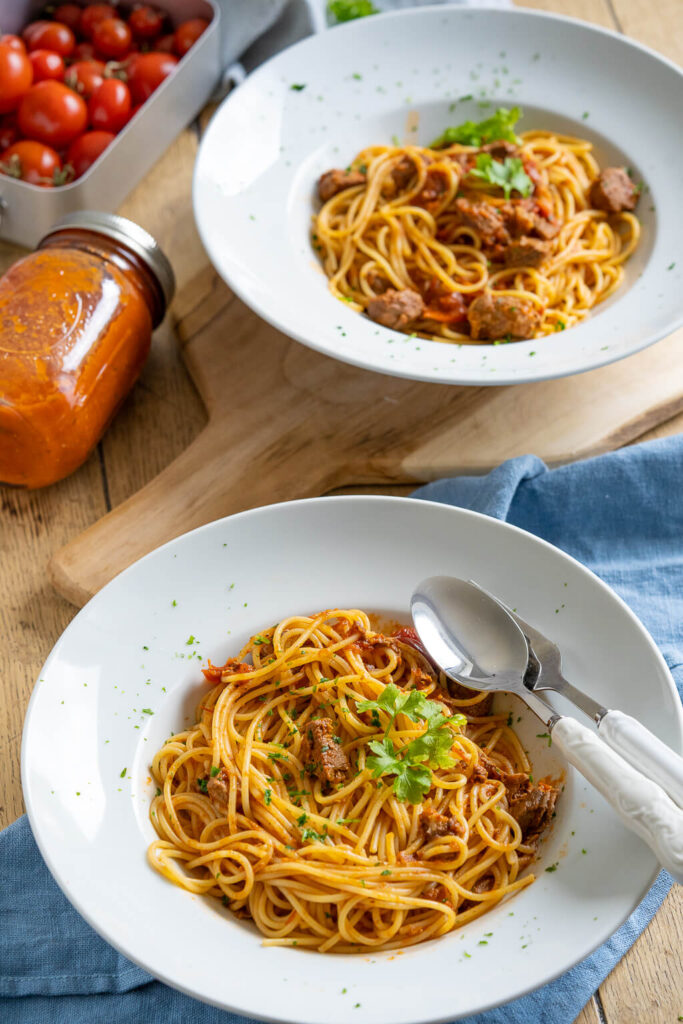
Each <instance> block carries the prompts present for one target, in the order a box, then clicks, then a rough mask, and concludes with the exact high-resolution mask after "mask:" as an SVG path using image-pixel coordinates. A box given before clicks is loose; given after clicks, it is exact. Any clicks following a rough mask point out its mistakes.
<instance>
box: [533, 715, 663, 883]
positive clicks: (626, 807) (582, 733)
mask: <svg viewBox="0 0 683 1024" xmlns="http://www.w3.org/2000/svg"><path fill="white" fill-rule="evenodd" d="M552 738H553V743H555V744H556V745H557V746H558V747H559V749H560V750H561V751H562V753H563V754H564V756H565V757H566V758H567V760H568V761H569V763H570V764H573V765H574V767H575V768H576V769H577V770H578V771H580V772H581V774H582V775H583V776H584V777H585V778H587V779H588V781H589V782H591V783H592V784H593V785H594V786H595V788H596V789H597V790H598V792H599V793H602V795H603V796H604V798H605V800H607V802H608V803H609V804H610V805H611V807H613V808H614V810H615V811H616V812H617V814H618V815H619V817H620V818H621V820H622V821H623V823H624V825H626V827H627V828H630V829H631V830H632V831H633V832H635V833H636V835H638V836H640V838H641V839H643V840H644V841H645V842H646V843H647V845H648V846H649V847H650V849H651V850H652V851H653V852H654V854H655V855H656V857H657V858H658V860H659V862H660V864H661V865H662V866H663V867H665V868H666V870H667V871H669V872H670V873H671V874H672V875H673V877H674V878H675V879H676V881H677V882H680V883H681V884H683V811H682V810H681V809H680V808H679V807H677V806H676V804H675V803H674V802H673V801H672V800H671V799H669V797H668V796H667V795H666V793H665V792H664V790H663V789H661V788H660V787H659V786H658V785H657V784H656V783H655V782H652V781H651V780H650V779H648V778H646V777H645V776H644V775H641V774H640V772H637V771H636V770H635V768H632V767H631V765H629V764H627V762H626V761H624V760H623V758H621V757H620V756H619V755H618V754H616V753H615V752H614V751H613V750H610V748H609V747H608V746H607V744H605V743H603V742H602V740H601V739H600V737H599V736H597V735H596V734H595V733H594V732H592V731H591V730H590V729H588V728H586V726H585V725H582V724H581V723H580V722H577V721H576V719H575V718H560V719H559V721H557V722H556V723H555V725H554V726H553V729H552Z"/></svg>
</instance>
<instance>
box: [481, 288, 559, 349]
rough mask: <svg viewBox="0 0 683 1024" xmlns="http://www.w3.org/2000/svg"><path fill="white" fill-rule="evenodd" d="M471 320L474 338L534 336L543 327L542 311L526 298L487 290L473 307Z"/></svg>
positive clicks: (490, 338) (492, 338)
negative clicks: (497, 293) (541, 325)
mask: <svg viewBox="0 0 683 1024" xmlns="http://www.w3.org/2000/svg"><path fill="white" fill-rule="evenodd" d="M467 319H468V320H469V322H470V327H471V329H472V337H473V338H478V339H487V340H494V339H496V338H505V337H507V336H509V337H511V338H531V337H533V335H534V332H535V331H536V330H537V329H538V327H539V326H540V323H541V314H540V312H539V311H538V309H537V308H536V306H534V305H532V304H531V303H530V302H528V301H526V300H525V299H518V298H517V297H516V296H514V295H496V294H495V293H494V292H484V294H483V295H480V296H479V298H478V299H475V300H474V302H473V303H472V305H471V306H470V308H469V311H468V313H467Z"/></svg>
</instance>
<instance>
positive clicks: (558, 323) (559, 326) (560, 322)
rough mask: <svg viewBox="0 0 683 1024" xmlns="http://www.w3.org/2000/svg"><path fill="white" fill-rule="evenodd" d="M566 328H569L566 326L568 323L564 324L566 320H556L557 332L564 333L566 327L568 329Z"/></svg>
mask: <svg viewBox="0 0 683 1024" xmlns="http://www.w3.org/2000/svg"><path fill="white" fill-rule="evenodd" d="M566 326H567V325H566V323H565V322H564V320H556V321H555V330H556V331H563V330H564V329H565V327H566Z"/></svg>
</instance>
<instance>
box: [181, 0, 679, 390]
mask: <svg viewBox="0 0 683 1024" xmlns="http://www.w3.org/2000/svg"><path fill="white" fill-rule="evenodd" d="M293 86H297V87H299V88H293ZM302 87H303V88H302ZM469 95H471V97H472V98H471V99H469V100H464V101H463V100H460V98H461V97H463V96H469ZM458 100H459V102H457V106H456V109H455V110H454V111H453V110H451V109H449V108H451V107H452V105H453V104H454V102H455V101H458ZM489 103H490V104H491V110H492V109H494V108H495V107H497V106H505V107H510V106H513V105H519V106H521V107H522V108H523V110H524V117H523V119H522V121H521V122H520V126H519V129H520V130H526V129H548V130H556V131H558V132H560V133H567V134H573V135H579V136H582V137H584V138H586V139H588V140H590V141H591V142H592V143H593V144H594V147H595V149H594V152H595V155H596V158H597V160H598V162H599V163H600V165H601V166H602V167H604V166H606V165H608V164H617V165H622V166H628V167H629V168H631V169H632V172H633V174H634V176H635V177H636V180H642V181H643V182H644V183H645V188H646V191H645V193H644V194H643V196H642V198H641V200H640V202H639V204H638V208H637V211H636V212H637V215H638V217H639V219H640V220H641V223H642V238H641V241H640V245H639V247H638V249H637V251H636V252H635V254H634V255H633V256H632V257H631V259H630V260H629V261H628V262H627V264H626V277H625V281H624V282H623V284H622V286H621V287H620V288H619V290H618V291H617V292H615V293H614V294H613V295H612V296H611V297H610V298H609V299H608V300H607V301H605V302H604V303H603V304H600V305H599V306H597V307H596V309H595V311H594V312H593V313H592V314H591V315H589V317H588V318H587V319H586V320H585V321H583V322H582V323H581V324H580V325H578V326H575V327H572V328H571V330H567V331H565V332H559V333H558V334H557V335H554V336H552V337H545V338H539V339H536V340H532V341H522V342H516V343H514V344H508V345H498V346H493V345H490V344H487V345H463V346H462V347H460V346H458V345H453V344H443V343H440V342H434V341H426V340H423V339H420V338H415V337H408V336H407V335H405V334H401V333H397V332H395V331H391V330H389V329H387V328H385V327H381V326H379V325H378V324H376V323H374V322H372V321H371V320H369V319H367V318H365V317H363V316H362V315H360V314H359V313H357V312H355V311H354V310H352V309H350V308H348V305H347V304H346V303H344V302H341V301H339V300H338V299H336V298H335V297H333V296H332V295H331V294H330V292H329V291H328V287H327V280H326V278H325V276H324V274H323V272H322V270H321V268H320V265H319V263H318V261H317V259H316V255H315V252H314V251H313V249H312V247H311V240H310V230H311V215H312V213H313V209H314V205H313V204H314V194H315V184H316V181H317V178H318V177H319V175H320V174H321V173H322V172H324V171H326V170H328V169H329V168H331V167H345V166H346V165H347V164H349V163H350V162H351V160H352V159H353V158H354V157H355V156H356V154H357V153H359V152H360V151H361V150H362V149H364V148H366V147H367V146H369V145H372V144H377V143H385V144H388V143H390V141H391V139H392V137H398V138H399V139H401V140H409V141H412V142H417V143H418V144H420V145H427V144H428V143H429V142H430V140H432V139H434V138H435V137H436V136H437V135H439V134H440V133H441V132H442V131H443V129H444V128H445V127H446V126H447V125H450V124H458V123H461V122H462V121H464V120H466V119H468V118H472V119H474V120H480V119H481V118H482V117H486V116H489V115H490V113H491V110H489V112H488V113H486V112H485V110H484V109H483V107H482V106H481V105H482V104H489ZM682 165H683V75H682V74H681V72H680V70H679V69H678V68H677V67H676V66H675V65H673V64H672V63H670V62H668V61H666V60H665V59H663V58H662V57H660V56H658V55H657V54H655V53H653V52H652V51H651V50H648V49H647V48H645V47H643V46H639V45H638V44H636V43H633V42H631V41H629V40H627V39H625V38H624V37H623V36H617V35H615V34H613V33H610V32H606V31H605V30H604V29H600V28H595V27H593V26H590V25H587V24H585V23H583V22H580V21H575V20H572V19H568V18H562V17H557V16H555V15H548V14H539V13H534V12H529V11H521V10H500V9H477V10H471V9H468V8H466V7H465V8H463V7H451V8H448V7H443V6H440V7H429V8H420V9H418V10H404V11H400V12H396V13H393V14H387V15H382V16H375V17H369V18H364V19H361V20H359V21H356V22H352V23H350V24H347V25H344V26H341V27H337V28H334V29H331V30H328V31H325V32H323V33H321V34H320V35H318V36H315V37H312V38H309V39H307V40H305V41H303V42H301V43H299V44H297V45H296V46H293V47H291V48H289V49H287V50H285V51H284V52H282V53H280V54H279V55H278V56H277V57H275V58H273V59H272V60H270V61H269V62H268V63H266V64H264V65H263V66H261V67H260V68H258V70H256V71H255V72H254V73H253V74H252V75H250V76H249V78H248V79H247V80H246V82H245V83H244V84H243V85H241V86H240V87H239V89H237V90H235V92H234V93H233V94H232V95H231V96H229V97H228V99H227V100H226V101H225V103H224V104H223V105H222V106H221V107H220V109H219V110H218V112H217V113H216V115H215V117H214V118H213V121H212V122H211V125H210V127H209V129H208V132H207V134H206V136H205V138H204V141H203V142H202V146H201V149H200V152H199V157H198V160H197V166H196V172H195V180H194V209H195V215H196V219H197V224H198V226H199V231H200V234H201V237H202V240H203V242H204V245H205V246H206V249H207V252H208V254H209V256H210V258H211V260H212V262H213V264H214V265H215V267H216V269H217V270H218V272H219V273H220V274H221V275H222V276H223V278H224V279H225V280H226V281H227V283H228V284H229V285H230V287H231V288H232V289H233V290H234V291H235V292H236V293H237V294H238V295H239V296H240V298H242V299H243V300H244V301H245V302H246V303H247V304H248V305H249V306H251V308H252V309H254V310H255V311H256V312H257V313H258V314H259V316H261V317H263V318H264V319H265V320H267V321H269V322H270V323H271V324H273V325H274V326H275V327H277V328H279V329H280V330H281V331H283V332H284V333H285V334H287V335H289V336H290V337H292V338H295V339H297V340H298V341H300V342H303V343H304V344H305V345H308V346H310V347H311V348H313V349H317V350H318V351H320V352H324V353H325V354H327V355H330V356H333V357H335V358H337V359H342V360H344V361H345V362H349V363H353V364H354V365H356V366H360V367H364V368H366V369H369V370H376V371H378V372H381V373H388V374H392V375H396V376H400V377H411V378H414V379H417V380H427V381H441V382H443V383H450V384H476V385H487V384H509V383H513V384H514V383H520V382H523V381H531V380H543V379H546V378H551V377H561V376H565V375H568V374H573V373H579V372H582V371H584V370H590V369H593V368H595V367H598V366H602V365H604V364H606V363H609V362H612V361H614V360H617V359H621V358H623V357H624V356H628V355H631V354H632V353H634V352H637V351H639V350H640V349H642V348H645V347H646V346H647V345H650V344H652V343H653V342H655V341H657V340H659V339H660V338H662V337H664V336H665V335H667V334H669V333H671V332H672V331H673V330H674V329H675V328H676V327H677V326H678V325H680V323H681V322H682V321H683V314H682V310H683V306H682V304H681V301H680V293H681V275H682V272H683V261H681V259H680V253H679V250H680V244H679V243H680V238H681V234H682V232H683V205H682V204H681V203H680V202H679V197H680V186H679V182H678V173H679V168H680V167H681V166H682Z"/></svg>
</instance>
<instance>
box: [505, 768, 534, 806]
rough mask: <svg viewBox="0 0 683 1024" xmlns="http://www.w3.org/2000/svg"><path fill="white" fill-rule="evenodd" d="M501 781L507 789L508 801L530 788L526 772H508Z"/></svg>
mask: <svg viewBox="0 0 683 1024" xmlns="http://www.w3.org/2000/svg"><path fill="white" fill-rule="evenodd" d="M503 781H504V782H505V788H506V790H507V795H508V801H510V800H514V799H515V798H516V797H518V796H520V795H521V794H522V793H528V792H529V790H530V789H531V783H530V782H529V776H528V775H527V774H526V772H508V773H507V774H506V775H505V777H504V779H503Z"/></svg>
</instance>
